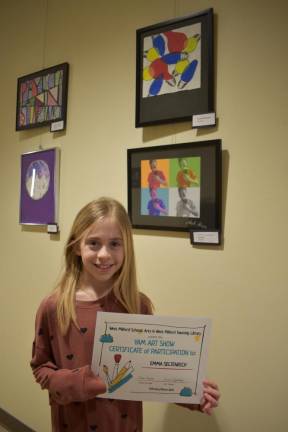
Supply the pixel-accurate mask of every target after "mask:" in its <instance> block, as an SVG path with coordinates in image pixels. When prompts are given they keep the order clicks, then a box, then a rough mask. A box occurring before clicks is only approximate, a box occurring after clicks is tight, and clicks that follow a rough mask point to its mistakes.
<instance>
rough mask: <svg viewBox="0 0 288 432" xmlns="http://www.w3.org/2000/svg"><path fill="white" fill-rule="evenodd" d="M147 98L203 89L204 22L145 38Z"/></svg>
mask: <svg viewBox="0 0 288 432" xmlns="http://www.w3.org/2000/svg"><path fill="white" fill-rule="evenodd" d="M143 48H144V51H143V90H142V95H143V97H144V98H145V97H149V96H157V95H162V94H165V93H175V92H181V91H184V90H185V91H186V90H193V89H197V88H200V87H201V23H196V24H193V25H189V26H186V27H182V28H181V27H179V28H178V29H177V31H175V30H173V31H165V32H163V33H160V34H158V35H152V36H148V37H146V38H144V41H143Z"/></svg>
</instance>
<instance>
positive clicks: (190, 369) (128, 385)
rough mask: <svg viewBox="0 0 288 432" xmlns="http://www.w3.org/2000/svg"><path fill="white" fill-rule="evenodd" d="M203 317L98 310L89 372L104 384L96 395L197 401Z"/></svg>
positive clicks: (203, 343)
mask: <svg viewBox="0 0 288 432" xmlns="http://www.w3.org/2000/svg"><path fill="white" fill-rule="evenodd" d="M210 327H211V321H210V319H208V318H192V317H185V318H184V317H167V316H155V315H134V314H120V313H111V312H98V314H97V322H96V331H95V340H94V351H93V359H92V370H93V371H94V373H95V374H97V375H100V377H101V378H102V379H103V380H104V381H105V382H106V385H107V391H106V393H104V394H103V395H100V396H99V397H104V398H109V399H124V400H138V401H139V400H150V401H151V400H154V401H160V402H178V403H199V402H200V399H201V397H202V391H203V386H202V381H203V379H204V378H205V364H206V359H207V342H208V336H209V333H210Z"/></svg>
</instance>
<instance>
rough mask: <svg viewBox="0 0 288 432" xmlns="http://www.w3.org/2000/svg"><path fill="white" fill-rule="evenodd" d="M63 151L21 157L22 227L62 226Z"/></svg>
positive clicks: (45, 151)
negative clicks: (61, 175) (60, 171)
mask: <svg viewBox="0 0 288 432" xmlns="http://www.w3.org/2000/svg"><path fill="white" fill-rule="evenodd" d="M59 156H60V150H59V149H58V148H52V149H48V150H39V151H34V152H30V153H24V154H22V155H21V190H20V224H23V225H49V224H57V223H58V192H59Z"/></svg>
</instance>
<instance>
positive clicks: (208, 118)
mask: <svg viewBox="0 0 288 432" xmlns="http://www.w3.org/2000/svg"><path fill="white" fill-rule="evenodd" d="M215 124H216V113H215V112H211V113H206V114H195V115H193V116H192V128H199V127H205V126H215Z"/></svg>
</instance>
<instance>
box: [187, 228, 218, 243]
mask: <svg viewBox="0 0 288 432" xmlns="http://www.w3.org/2000/svg"><path fill="white" fill-rule="evenodd" d="M191 234H192V243H199V244H205V243H206V244H208V243H209V244H220V235H219V231H198V232H197V231H193V232H192V233H191Z"/></svg>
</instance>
